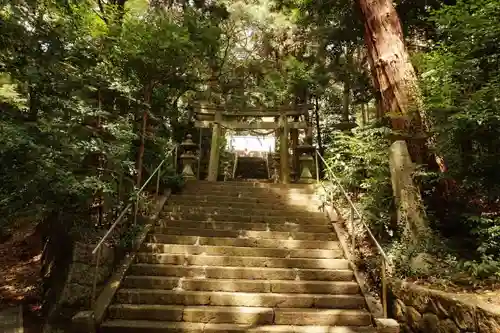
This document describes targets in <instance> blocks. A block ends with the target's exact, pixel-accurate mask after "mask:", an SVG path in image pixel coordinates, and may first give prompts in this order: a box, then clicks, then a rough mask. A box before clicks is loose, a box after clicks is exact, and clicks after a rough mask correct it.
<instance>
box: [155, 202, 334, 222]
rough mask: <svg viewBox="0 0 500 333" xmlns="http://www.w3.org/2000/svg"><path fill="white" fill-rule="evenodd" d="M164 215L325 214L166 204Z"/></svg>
mask: <svg viewBox="0 0 500 333" xmlns="http://www.w3.org/2000/svg"><path fill="white" fill-rule="evenodd" d="M164 213H172V214H174V213H180V214H182V213H189V214H206V215H211V216H212V215H213V216H217V215H238V216H240V215H241V216H246V215H253V214H255V215H265V216H291V217H292V216H293V217H297V218H320V219H324V218H325V214H324V213H322V212H318V211H316V212H305V211H303V210H302V209H300V210H296V209H295V210H294V209H293V208H292V207H290V208H287V209H264V208H260V207H251V208H237V207H230V206H222V205H214V206H198V205H197V203H192V204H191V205H177V204H173V203H168V205H166V206H165V207H164Z"/></svg>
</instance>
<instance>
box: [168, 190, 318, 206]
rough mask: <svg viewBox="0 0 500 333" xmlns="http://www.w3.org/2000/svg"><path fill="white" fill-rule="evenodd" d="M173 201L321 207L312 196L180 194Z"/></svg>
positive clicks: (219, 193)
mask: <svg viewBox="0 0 500 333" xmlns="http://www.w3.org/2000/svg"><path fill="white" fill-rule="evenodd" d="M172 200H174V201H182V202H188V203H190V204H193V203H195V202H221V203H226V202H232V203H248V204H272V205H287V206H290V207H304V206H305V205H316V206H317V207H319V206H320V205H321V200H320V199H319V198H316V197H314V196H307V197H298V198H295V197H293V196H292V197H289V196H276V195H273V196H259V195H256V196H245V197H243V196H238V195H234V194H228V193H226V192H217V193H213V192H211V193H204V194H201V193H198V192H195V193H187V192H184V193H181V194H176V195H174V196H172Z"/></svg>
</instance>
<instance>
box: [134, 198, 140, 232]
mask: <svg viewBox="0 0 500 333" xmlns="http://www.w3.org/2000/svg"><path fill="white" fill-rule="evenodd" d="M137 214H139V194H138V195H137V196H136V197H135V207H134V225H136V224H137Z"/></svg>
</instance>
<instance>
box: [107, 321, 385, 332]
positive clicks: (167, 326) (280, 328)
mask: <svg viewBox="0 0 500 333" xmlns="http://www.w3.org/2000/svg"><path fill="white" fill-rule="evenodd" d="M102 330H103V332H104V333H376V332H377V331H376V329H375V328H374V327H371V326H366V327H361V326H359V327H356V326H351V327H346V326H289V325H264V326H255V325H251V326H249V325H237V324H205V323H188V322H165V321H148V320H109V321H106V322H105V323H104V324H103V325H102Z"/></svg>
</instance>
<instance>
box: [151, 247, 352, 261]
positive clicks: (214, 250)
mask: <svg viewBox="0 0 500 333" xmlns="http://www.w3.org/2000/svg"><path fill="white" fill-rule="evenodd" d="M141 251H142V252H150V253H170V254H191V255H194V254H196V255H199V254H205V255H221V256H243V257H274V258H335V259H339V258H343V257H344V253H343V252H342V250H321V249H308V250H307V251H304V250H303V249H281V248H258V247H238V246H211V245H183V244H162V243H144V244H143V245H142V249H141Z"/></svg>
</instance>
